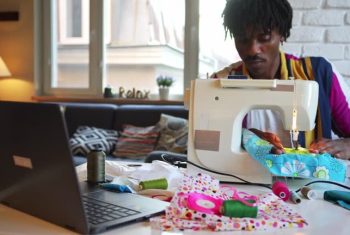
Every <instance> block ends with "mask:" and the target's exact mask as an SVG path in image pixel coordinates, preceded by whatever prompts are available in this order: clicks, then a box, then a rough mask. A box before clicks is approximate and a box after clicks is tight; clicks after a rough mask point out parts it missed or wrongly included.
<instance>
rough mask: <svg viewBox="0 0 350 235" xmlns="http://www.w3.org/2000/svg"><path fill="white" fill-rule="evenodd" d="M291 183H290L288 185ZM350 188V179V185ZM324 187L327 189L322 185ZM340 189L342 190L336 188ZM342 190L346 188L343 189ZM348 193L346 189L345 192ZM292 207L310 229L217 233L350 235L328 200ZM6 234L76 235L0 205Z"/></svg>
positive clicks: (129, 234) (143, 225) (0, 227)
mask: <svg viewBox="0 0 350 235" xmlns="http://www.w3.org/2000/svg"><path fill="white" fill-rule="evenodd" d="M83 170H84V166H80V167H78V168H77V172H78V175H79V179H80V180H83V179H84V175H85V174H86V173H84V172H83V173H82V171H83ZM288 183H289V182H288ZM346 184H347V185H350V180H349V179H348V180H347V182H346ZM327 186H328V185H327ZM235 187H237V188H238V189H241V190H243V191H246V192H248V193H251V194H259V193H263V192H269V189H266V188H262V187H258V186H244V185H235ZM322 187H323V186H322ZM336 189H339V188H336ZM341 190H342V189H341ZM344 190H345V189H344ZM289 206H290V207H291V208H293V209H294V210H296V211H297V212H299V213H300V214H301V215H302V216H303V217H304V218H305V219H306V221H307V222H308V224H309V225H308V226H307V227H305V228H302V229H288V228H287V229H278V230H275V231H274V232H271V231H269V232H262V231H261V232H257V231H254V232H249V231H245V232H241V231H235V232H220V233H216V234H220V235H221V234H249V235H252V234H294V235H302V234H303V235H307V234H308V235H315V234H317V235H319V234H332V235H333V234H334V235H349V234H350V211H349V210H345V209H343V208H341V207H339V206H336V205H333V204H332V203H330V202H327V201H324V200H307V199H303V200H302V202H301V203H300V204H291V203H290V204H289ZM2 234H16V235H17V234H18V235H20V234H26V235H30V234H33V235H34V234H35V235H40V234H75V233H73V232H72V231H70V230H67V229H65V228H62V227H59V226H57V225H54V224H51V223H49V222H46V221H43V220H41V219H38V218H36V217H33V216H30V215H28V214H25V213H22V212H20V211H17V210H14V209H12V208H9V207H6V206H4V205H2V204H0V235H2ZM103 234H118V235H134V234H135V235H146V234H155V235H182V234H198V235H205V234H212V233H211V232H204V231H199V232H193V231H186V232H161V231H159V230H152V229H151V227H150V225H149V223H148V222H137V223H133V224H131V225H127V226H122V227H118V228H116V229H113V230H109V231H107V232H105V233H103Z"/></svg>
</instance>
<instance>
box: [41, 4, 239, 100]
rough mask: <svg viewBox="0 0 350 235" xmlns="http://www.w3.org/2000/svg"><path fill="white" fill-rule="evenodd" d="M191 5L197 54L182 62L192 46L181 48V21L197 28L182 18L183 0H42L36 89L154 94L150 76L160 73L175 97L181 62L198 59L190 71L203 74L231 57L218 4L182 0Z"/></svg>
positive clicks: (180, 90)
mask: <svg viewBox="0 0 350 235" xmlns="http://www.w3.org/2000/svg"><path fill="white" fill-rule="evenodd" d="M196 2H197V3H199V4H194V5H192V7H193V6H194V7H195V8H196V9H195V11H196V12H199V15H200V18H199V19H200V20H199V22H200V23H199V35H197V36H199V41H197V42H196V41H194V42H192V41H191V43H193V48H195V43H199V44H200V51H199V57H198V61H194V62H193V63H191V64H186V65H185V64H184V56H185V53H188V54H195V51H191V50H192V46H190V47H186V48H188V49H187V50H188V51H187V52H185V46H184V44H185V38H186V35H185V22H186V24H187V25H190V27H197V26H196V25H191V24H194V22H191V20H186V21H185V10H186V7H188V5H189V2H188V1H186V0H101V1H98V0H90V1H88V0H57V1H55V0H49V1H44V12H48V14H49V16H50V17H49V18H50V20H47V21H45V22H44V24H45V26H44V32H46V33H45V39H44V40H45V42H46V44H44V45H49V48H43V51H44V59H45V61H47V66H46V67H45V73H44V77H45V78H44V83H45V85H44V92H43V94H45V95H93V96H100V95H101V94H102V92H103V88H104V87H106V86H107V85H110V86H112V87H113V88H115V90H116V91H118V90H119V88H120V87H123V88H124V89H126V90H128V89H133V88H135V89H140V90H149V91H151V94H154V96H153V97H155V98H156V96H155V95H157V93H158V92H157V85H156V77H157V76H158V75H167V76H171V77H173V78H174V79H175V83H174V86H173V87H172V89H171V90H170V92H171V95H173V97H177V98H179V97H181V96H182V94H183V90H184V86H185V85H184V84H185V82H184V80H185V79H189V77H190V76H189V75H186V74H185V73H186V69H185V67H186V66H194V68H195V67H196V66H197V65H196V64H195V63H198V68H199V69H198V71H197V72H196V74H198V76H199V77H204V76H206V74H210V73H212V72H214V71H216V70H218V69H220V68H222V67H224V66H227V65H228V64H230V63H232V62H234V61H236V60H237V58H238V57H237V53H236V52H235V50H234V44H233V41H232V40H231V39H230V38H228V39H227V40H226V41H225V40H224V38H225V34H224V29H223V27H221V25H222V18H221V12H222V10H223V8H224V5H225V2H226V1H225V0H216V1H212V0H191V2H190V3H191V4H193V3H196ZM45 14H46V13H45ZM187 36H188V35H187ZM191 36H192V37H193V35H191ZM46 47H48V46H46ZM191 79H195V77H193V78H192V77H191Z"/></svg>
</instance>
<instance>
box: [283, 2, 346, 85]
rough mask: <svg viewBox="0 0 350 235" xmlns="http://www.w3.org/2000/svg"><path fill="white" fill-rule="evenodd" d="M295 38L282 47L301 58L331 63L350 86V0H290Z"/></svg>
mask: <svg viewBox="0 0 350 235" xmlns="http://www.w3.org/2000/svg"><path fill="white" fill-rule="evenodd" d="M289 2H290V4H291V5H292V7H293V10H294V12H293V13H294V17H293V28H292V30H291V36H290V37H289V38H288V39H287V42H286V43H284V45H283V46H282V48H283V50H284V51H285V52H289V53H292V54H296V55H300V56H307V55H312V56H323V57H325V58H327V59H328V60H330V61H331V62H332V63H333V64H334V65H335V67H336V68H337V70H338V71H339V72H340V73H341V74H342V75H343V77H344V78H345V80H346V82H347V83H348V84H349V86H350V0H289Z"/></svg>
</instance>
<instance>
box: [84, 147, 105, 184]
mask: <svg viewBox="0 0 350 235" xmlns="http://www.w3.org/2000/svg"><path fill="white" fill-rule="evenodd" d="M105 161H106V154H105V153H104V152H103V151H101V150H92V151H91V152H90V153H89V154H88V155H87V180H88V182H89V183H102V182H105V181H106V174H105Z"/></svg>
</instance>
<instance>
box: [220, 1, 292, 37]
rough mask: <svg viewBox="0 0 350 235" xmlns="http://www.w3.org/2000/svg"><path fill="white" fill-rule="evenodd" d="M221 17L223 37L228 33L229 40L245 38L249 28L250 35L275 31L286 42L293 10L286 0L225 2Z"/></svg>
mask: <svg viewBox="0 0 350 235" xmlns="http://www.w3.org/2000/svg"><path fill="white" fill-rule="evenodd" d="M222 17H223V19H224V23H223V25H224V28H225V37H227V34H228V33H229V34H230V37H231V38H233V37H236V36H247V35H246V34H247V29H248V28H249V30H250V33H252V32H255V31H257V30H263V32H264V33H266V32H270V31H271V30H277V31H278V32H279V34H280V35H281V36H282V37H283V38H284V40H286V39H287V38H288V37H289V35H290V29H291V28H292V18H293V9H292V7H291V5H290V4H289V2H288V1H287V0H226V6H225V9H224V11H223V13H222ZM248 33H249V32H248ZM249 36H250V35H248V37H249Z"/></svg>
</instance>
